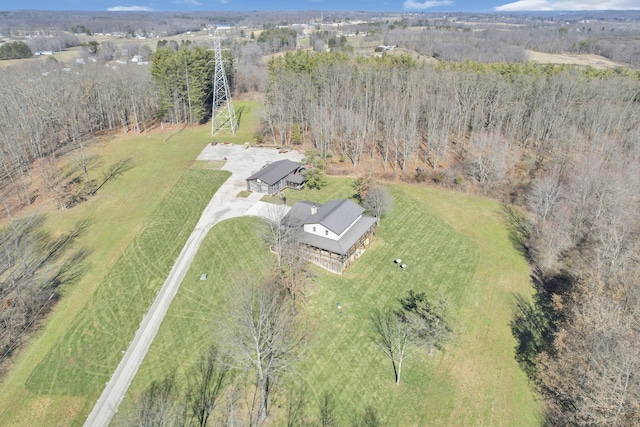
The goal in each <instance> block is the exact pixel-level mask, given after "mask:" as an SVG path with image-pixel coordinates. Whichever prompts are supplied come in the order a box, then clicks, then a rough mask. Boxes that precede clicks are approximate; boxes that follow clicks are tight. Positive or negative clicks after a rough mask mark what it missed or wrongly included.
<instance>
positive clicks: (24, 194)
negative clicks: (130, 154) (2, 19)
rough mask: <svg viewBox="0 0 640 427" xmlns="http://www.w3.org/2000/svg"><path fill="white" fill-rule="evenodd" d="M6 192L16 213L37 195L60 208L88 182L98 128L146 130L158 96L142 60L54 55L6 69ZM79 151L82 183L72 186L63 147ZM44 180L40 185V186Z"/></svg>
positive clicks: (0, 149) (1, 146)
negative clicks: (109, 61)
mask: <svg viewBox="0 0 640 427" xmlns="http://www.w3.org/2000/svg"><path fill="white" fill-rule="evenodd" d="M0 93H1V95H0V96H1V97H2V100H3V102H2V107H0V129H2V132H1V136H0V199H1V200H2V206H1V208H2V209H3V211H4V214H5V215H6V216H11V215H13V214H14V213H15V211H16V210H17V209H18V208H19V207H20V206H24V205H28V204H30V203H32V202H33V200H34V199H35V198H36V197H39V196H43V197H45V198H46V197H51V198H52V199H53V200H54V201H55V203H56V205H57V206H58V207H59V208H65V207H67V206H69V204H70V203H72V199H73V197H74V196H75V195H77V193H78V192H85V191H86V190H87V188H88V187H87V186H90V185H91V183H90V179H89V176H88V173H87V168H88V161H89V160H90V159H88V158H87V157H86V156H85V155H84V147H85V146H86V144H87V143H88V142H89V140H90V138H91V137H92V136H93V135H95V134H96V133H97V132H100V131H115V130H121V131H123V132H128V131H130V130H135V131H137V132H141V131H143V130H144V129H146V127H147V126H148V125H149V124H150V123H151V122H152V121H153V120H155V118H156V115H157V112H158V105H159V100H158V96H157V92H156V90H155V88H154V86H153V83H152V81H151V79H150V76H149V72H148V70H146V69H145V68H143V67H137V66H125V67H109V68H105V67H104V66H103V65H98V64H91V63H89V64H86V65H84V66H82V67H74V68H73V69H72V68H68V67H65V66H64V65H62V64H59V63H57V62H56V61H53V60H52V61H45V62H44V63H42V64H28V65H24V66H16V67H12V68H10V69H8V70H7V71H6V72H3V73H2V74H0ZM63 149H64V150H75V151H77V152H78V154H79V157H80V158H81V161H80V165H79V166H78V168H79V169H80V170H81V175H82V177H81V178H80V181H81V182H80V183H76V186H75V187H73V188H70V187H69V185H70V183H69V182H68V180H66V179H65V174H64V173H63V171H62V165H60V164H59V154H60V150H63ZM37 183H39V185H34V184H37Z"/></svg>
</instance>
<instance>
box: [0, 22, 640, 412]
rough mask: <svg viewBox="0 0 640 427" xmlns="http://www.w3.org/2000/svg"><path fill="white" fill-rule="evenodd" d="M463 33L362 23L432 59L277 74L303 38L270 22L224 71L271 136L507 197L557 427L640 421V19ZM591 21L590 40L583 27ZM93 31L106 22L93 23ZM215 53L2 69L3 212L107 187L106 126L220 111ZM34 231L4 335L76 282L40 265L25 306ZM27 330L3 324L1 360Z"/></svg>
mask: <svg viewBox="0 0 640 427" xmlns="http://www.w3.org/2000/svg"><path fill="white" fill-rule="evenodd" d="M461 18H462V17H461ZM466 18H468V17H466ZM234 19H236V20H238V21H241V20H242V19H249V17H247V16H236V17H235V18H234ZM251 19H254V20H255V19H258V18H257V17H255V16H253V17H251ZM511 19H516V18H511ZM517 19H520V20H525V17H519V18H517ZM487 20H489V19H487ZM97 22H101V21H97ZM181 22H182V21H181ZM614 22H616V21H614ZM71 24H72V23H71V22H69V26H70V25H71ZM73 24H74V25H78V24H79V23H78V22H74V23H73ZM418 24H420V25H421V27H420V28H417V26H418ZM5 25H6V24H5ZM119 25H120V26H122V28H123V29H124V30H127V28H128V29H131V27H130V25H131V24H130V23H127V22H122V23H121V24H119ZM181 25H183V24H181ZM345 25H346V26H347V28H351V27H348V25H350V24H349V23H348V22H347V23H346V24H345ZM461 25H462V24H460V23H454V24H451V23H449V24H447V25H441V23H440V21H439V20H438V18H437V17H430V20H428V21H425V20H424V19H422V21H419V20H418V19H415V18H412V19H406V20H405V19H403V20H400V21H397V22H392V23H388V22H385V23H378V24H375V25H373V24H372V25H369V26H366V27H363V26H361V25H358V26H353V29H355V30H357V31H367V32H368V33H370V34H372V36H370V37H373V35H375V36H376V37H381V38H382V40H383V42H384V44H386V45H397V46H401V47H403V48H405V49H408V50H411V51H413V52H417V53H420V54H422V55H424V56H427V57H429V58H431V59H434V61H425V60H423V59H415V58H414V57H412V56H409V55H391V54H383V55H381V56H367V57H363V56H357V55H355V54H353V53H352V52H353V51H349V50H348V49H342V51H340V52H336V51H335V50H336V49H334V51H332V52H322V53H313V52H311V51H310V50H305V51H297V52H295V53H293V52H287V53H286V54H284V55H281V56H275V57H273V58H272V59H270V60H269V61H268V63H267V64H266V65H265V63H264V62H263V55H264V54H271V53H274V52H278V51H282V50H292V49H294V48H295V46H296V37H297V35H296V32H295V31H293V30H279V29H278V30H276V29H273V28H271V27H268V28H266V30H265V31H264V32H262V34H261V35H260V36H258V37H256V38H255V39H254V38H248V37H246V38H244V39H241V40H230V41H228V42H227V43H226V45H227V46H228V47H229V48H230V50H229V51H226V52H227V53H228V57H227V58H228V59H229V63H228V65H229V67H228V69H227V72H228V73H229V79H230V81H231V82H232V84H233V88H234V90H235V91H236V93H241V92H249V91H264V93H265V115H264V117H263V120H262V128H261V131H260V139H261V140H263V141H266V142H271V143H274V144H275V145H279V146H282V145H286V146H298V147H300V148H301V149H306V148H309V147H311V148H313V149H315V150H317V152H318V153H319V155H320V156H321V157H322V158H324V159H325V160H331V159H332V160H333V163H334V164H337V165H342V170H347V171H348V172H349V173H353V174H356V175H358V174H361V175H362V174H364V170H365V169H368V170H375V171H378V172H379V174H378V175H377V176H375V177H374V178H375V179H376V180H380V181H384V180H397V179H401V180H410V181H415V182H429V183H431V184H435V185H443V186H448V187H451V188H456V189H459V190H460V191H477V192H480V193H483V194H485V195H487V196H489V197H495V198H497V199H499V200H501V201H503V202H504V203H505V218H506V221H508V223H509V224H510V225H511V226H512V229H513V235H514V242H515V243H516V244H518V245H519V248H520V249H521V250H522V252H523V254H524V255H525V256H526V257H527V258H528V260H529V261H530V263H531V266H532V278H533V279H534V284H535V286H536V297H535V299H534V302H533V303H529V302H527V301H524V300H518V302H517V304H516V306H517V307H516V311H515V314H514V318H513V321H512V325H511V326H512V330H513V334H514V336H515V337H516V338H517V340H518V347H517V349H516V355H517V358H518V362H519V363H520V364H521V366H522V369H523V370H525V372H527V374H528V375H529V377H530V379H531V383H532V384H533V385H534V386H535V387H536V388H537V389H538V390H539V391H540V392H541V393H542V394H543V395H544V397H545V398H546V402H547V409H548V411H547V417H548V421H549V422H550V423H551V424H554V425H634V424H637V422H638V419H639V418H638V417H639V416H640V403H639V402H640V376H639V375H638V370H639V368H640V328H639V325H640V288H639V286H638V283H639V279H640V268H639V267H640V266H639V262H640V259H639V257H640V221H639V219H640V218H638V212H639V209H638V208H639V206H638V203H639V201H640V193H639V189H640V173H639V171H640V130H639V129H640V126H639V125H640V72H639V71H638V70H637V69H634V67H637V66H638V65H640V53H638V51H637V48H634V47H633V45H632V43H630V42H629V40H631V39H633V37H635V36H637V34H638V29H637V27H635V29H634V28H633V26H631V25H630V24H628V23H626V22H616V23H615V25H611V24H609V23H604V24H603V23H598V22H593V23H592V24H591V25H589V26H586V25H583V24H582V23H581V22H579V21H578V20H577V19H576V20H575V21H572V22H570V23H569V24H567V20H566V19H565V20H563V21H561V22H558V21H556V22H554V21H553V20H543V21H535V22H533V23H531V21H529V26H528V27H526V28H525V29H522V30H519V29H516V30H513V31H512V32H510V33H509V38H508V40H507V38H505V37H504V36H503V34H504V31H492V30H488V31H483V32H476V31H470V30H469V31H466V30H465V29H464V28H462V27H461ZM476 25H478V24H476ZM198 26H200V24H197V25H196V27H198ZM576 26H578V27H582V26H584V27H585V28H584V31H574V30H571V31H569V29H570V28H574V29H575V28H576ZM87 28H90V31H93V32H96V31H106V30H104V29H102V27H100V25H98V24H97V23H95V22H94V23H93V24H92V25H91V26H89V25H88V24H87ZM185 28H187V27H184V28H183V27H182V26H176V27H175V29H176V31H178V30H180V29H185ZM189 28H191V27H189ZM465 28H470V27H465ZM535 29H540V31H534V30H535ZM151 30H152V27H149V28H147V29H145V31H151ZM167 31H168V30H167ZM331 36H334V37H335V35H334V34H329V33H326V34H323V33H318V34H316V36H315V38H314V42H313V46H312V47H316V44H318V48H316V50H322V51H324V50H325V49H324V47H325V46H324V43H325V41H326V42H327V43H328V40H329V39H330V37H331ZM622 36H624V37H622ZM335 40H336V39H335V38H334V43H335ZM338 40H339V39H338ZM621 40H622V41H621ZM316 41H318V43H316ZM334 46H335V45H334ZM526 49H533V50H540V51H546V52H549V53H557V52H573V53H596V54H600V55H603V56H606V57H608V58H610V59H612V60H615V61H618V62H621V63H625V64H628V67H623V66H619V67H616V68H610V69H604V70H603V69H595V68H592V67H585V68H580V67H575V66H569V65H538V64H534V63H531V62H527V61H525V58H526V56H525V50H526ZM212 58H213V56H212V52H211V51H208V50H207V48H206V46H195V45H193V46H189V45H183V46H173V47H169V48H161V49H158V50H156V52H155V53H153V55H151V65H150V67H140V66H132V65H123V66H117V67H116V66H110V67H105V65H104V64H102V63H101V62H97V63H87V64H83V65H82V66H74V67H70V66H68V65H64V64H61V63H57V62H56V61H45V62H44V63H41V64H38V65H34V64H28V65H18V66H14V67H12V68H9V69H7V70H3V71H2V72H1V73H0V98H1V99H2V100H3V102H2V105H1V106H0V111H1V113H0V130H1V132H0V162H1V169H0V200H2V206H0V208H1V209H2V210H3V211H4V214H5V215H6V216H7V217H12V216H13V215H15V214H16V213H17V212H18V211H19V209H20V208H21V207H23V206H25V205H28V204H30V203H33V202H34V200H35V199H36V198H37V197H49V198H51V199H52V200H53V201H54V202H55V204H56V205H57V206H58V207H59V208H60V209H64V208H67V207H69V206H72V205H73V204H74V203H79V202H81V200H82V199H83V198H86V197H90V196H91V195H92V192H93V191H94V189H95V186H96V183H92V182H91V181H90V180H89V179H88V174H87V173H86V171H87V167H88V164H87V162H88V161H89V159H85V157H84V155H83V154H82V153H83V150H84V147H85V145H86V144H87V143H89V142H90V141H91V139H92V138H93V137H94V136H95V135H97V134H99V133H100V132H110V131H118V132H129V131H134V132H143V131H144V130H145V129H147V128H149V127H151V126H155V125H157V124H158V123H166V122H168V123H173V124H178V123H185V124H187V123H202V122H204V121H206V120H207V119H209V112H210V107H211V104H210V103H211V96H210V93H211V87H210V84H211V81H210V76H211V73H212V70H213V67H212V64H211V59H212ZM233 58H236V59H237V62H235V63H233V62H231V61H232V59H233ZM232 64H233V65H232ZM69 150H76V151H77V152H78V153H80V154H81V158H82V164H81V165H80V169H79V170H80V175H79V176H80V178H77V179H76V180H74V181H73V182H70V181H69V180H68V176H69V175H68V174H66V173H65V172H64V170H63V165H61V164H59V155H60V154H62V153H64V152H66V151H69ZM336 169H337V168H336ZM82 170H84V175H83V174H82ZM33 226H34V225H33V223H25V224H23V225H21V226H20V227H17V226H16V227H14V228H13V229H7V230H6V231H4V232H3V234H2V235H0V237H1V238H2V242H1V243H2V245H3V248H4V250H3V253H6V254H7V258H6V262H5V261H4V259H3V264H2V265H1V266H2V270H0V280H1V281H0V292H1V293H0V302H2V304H3V309H2V311H1V312H0V315H1V317H0V322H1V324H2V328H3V329H7V330H8V328H9V326H11V327H12V328H18V329H21V328H26V327H27V326H28V325H29V322H30V321H31V320H30V319H32V314H33V313H34V311H36V310H37V307H40V306H43V302H45V301H48V299H47V298H53V296H54V295H55V286H53V285H50V284H51V283H58V282H56V281H55V280H54V279H55V278H58V279H59V278H60V277H62V276H60V275H54V276H53V278H52V277H51V275H50V274H49V273H48V274H43V275H42V277H43V282H42V283H44V284H43V285H41V286H40V291H39V293H38V294H37V295H36V296H31V298H32V300H33V304H32V306H30V307H22V308H20V307H18V305H17V304H14V303H13V301H18V300H20V301H24V300H26V299H27V297H28V296H29V295H28V294H29V293H30V292H31V291H32V290H31V289H30V288H29V286H28V284H29V283H30V282H29V280H27V279H25V278H26V277H29V276H28V275H29V274H32V273H31V272H29V271H26V272H25V271H24V270H23V269H21V267H20V265H21V264H22V265H24V262H22V261H23V260H25V259H26V255H25V252H24V251H15V250H9V249H10V248H13V247H16V245H17V244H18V242H20V241H21V239H22V236H23V234H22V233H23V230H25V229H28V228H29V227H33ZM81 228H82V227H80V226H79V230H80V229H81ZM78 232H80V231H78ZM74 235H75V234H73V233H72V235H70V236H67V237H66V239H67V240H68V239H72V238H73V236H74ZM42 239H44V240H43V241H47V242H48V241H49V240H50V239H51V237H50V236H42ZM26 243H29V242H28V241H27V242H26ZM48 245H49V246H47V245H45V247H48V248H54V247H55V242H52V243H48ZM51 245H53V246H51ZM53 253H54V254H55V255H56V256H52V259H53V260H55V259H57V258H56V257H57V252H55V251H54V252H53ZM75 256H77V257H81V255H80V254H78V255H75ZM36 258H37V257H36ZM37 259H40V258H37ZM64 271H65V272H66V270H64ZM61 274H62V273H61ZM65 274H66V273H65ZM5 278H8V279H7V280H5ZM46 284H49V285H46ZM52 292H54V293H52ZM49 295H52V296H49ZM23 296H24V298H23ZM14 308H15V309H14ZM18 310H22V311H20V312H19V311H18ZM5 338H6V340H5ZM14 341H15V339H14V335H11V334H3V342H0V345H1V346H0V353H5V354H8V353H9V352H10V351H11V349H13V348H14V346H15V345H14Z"/></svg>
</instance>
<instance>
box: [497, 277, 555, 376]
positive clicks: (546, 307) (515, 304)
mask: <svg viewBox="0 0 640 427" xmlns="http://www.w3.org/2000/svg"><path fill="white" fill-rule="evenodd" d="M531 278H532V281H533V282H534V284H535V285H536V292H535V294H534V295H533V297H532V298H530V299H529V298H526V297H524V296H522V295H521V294H516V293H513V294H512V310H513V317H512V319H511V322H510V323H509V325H510V327H511V334H512V335H513V337H514V338H515V339H516V341H517V344H516V348H515V353H516V354H515V358H516V361H517V362H518V365H520V369H522V371H523V372H524V373H525V374H526V375H527V377H528V378H529V380H530V381H531V382H532V383H533V384H534V385H535V386H536V387H540V386H541V382H540V377H539V375H538V368H537V359H538V355H540V353H542V352H552V351H553V347H552V344H553V338H554V336H555V333H556V331H557V330H558V321H559V318H558V314H557V311H556V310H555V309H554V306H553V299H552V294H550V293H549V292H547V291H546V290H545V287H544V286H543V282H542V281H541V280H540V279H539V277H537V276H536V275H535V274H533V275H532V276H531Z"/></svg>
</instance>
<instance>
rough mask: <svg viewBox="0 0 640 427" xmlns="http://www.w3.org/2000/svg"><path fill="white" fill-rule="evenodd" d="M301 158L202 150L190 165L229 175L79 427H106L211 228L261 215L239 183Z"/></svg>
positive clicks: (228, 147)
mask: <svg viewBox="0 0 640 427" xmlns="http://www.w3.org/2000/svg"><path fill="white" fill-rule="evenodd" d="M302 157H303V155H302V154H301V153H298V152H296V151H291V152H289V153H283V154H281V153H278V152H277V150H275V149H273V148H264V147H248V146H240V145H235V144H217V145H207V146H206V147H205V148H204V149H203V150H202V152H201V153H200V155H199V156H198V158H197V159H196V160H225V159H226V162H225V164H224V166H223V167H222V170H226V171H229V172H231V176H230V177H229V178H228V179H227V180H226V181H225V182H224V184H222V186H220V188H219V189H218V191H217V192H216V193H215V194H214V195H213V197H212V198H211V201H210V202H209V204H208V205H207V207H206V208H205V209H204V211H203V213H202V216H201V217H200V219H199V220H198V223H197V224H196V227H195V229H194V230H193V232H192V233H191V235H190V236H189V239H188V240H187V243H186V244H185V245H184V247H183V248H182V251H181V252H180V255H179V256H178V258H177V260H176V262H175V264H174V265H173V267H172V268H171V272H170V273H169V276H168V277H167V279H166V280H165V282H164V284H163V285H162V288H160V291H158V295H157V297H156V299H155V300H154V302H153V304H152V305H151V307H150V308H149V311H148V312H147V314H146V315H145V316H144V317H143V319H142V322H141V323H140V326H139V328H138V330H137V331H136V334H135V336H134V338H133V340H132V341H131V343H130V344H129V347H128V348H127V350H126V352H125V354H124V356H123V358H122V360H121V361H120V364H119V365H118V367H117V368H116V370H115V372H114V373H113V375H112V377H111V379H110V380H109V382H108V383H107V384H106V386H105V389H104V391H103V392H102V395H101V396H100V398H99V399H98V401H97V402H96V404H95V406H94V407H93V410H92V411H91V413H90V414H89V417H88V418H87V420H86V421H85V423H84V425H85V426H90V427H94V426H96V427H99V426H107V425H109V423H110V422H111V419H112V418H113V416H114V415H115V413H116V412H117V411H118V407H119V405H120V403H121V402H122V399H123V398H124V395H125V393H126V392H127V389H128V388H129V385H130V384H131V381H133V378H134V377H135V375H136V373H137V372H138V368H139V367H140V365H141V364H142V361H143V360H144V357H145V356H146V354H147V351H148V350H149V347H150V346H151V343H152V342H153V339H154V338H155V336H156V334H157V332H158V329H159V328H160V324H161V323H162V320H163V319H164V316H165V315H166V314H167V311H168V309H169V305H170V304H171V301H172V300H173V298H174V297H175V295H176V293H177V292H178V288H179V287H180V284H181V283H182V280H183V279H184V277H185V275H186V274H187V271H188V270H189V267H190V265H191V262H192V261H193V259H194V257H195V255H196V253H197V252H198V248H199V247H200V245H201V244H202V241H203V240H204V238H205V237H206V235H207V233H208V232H209V230H211V228H212V227H213V226H214V225H216V224H217V223H219V222H220V221H223V220H225V219H229V218H234V217H239V216H245V215H251V216H265V215H266V214H267V211H268V209H266V206H267V205H268V204H266V203H264V202H260V198H262V196H263V195H262V194H258V193H251V194H250V195H249V197H246V198H245V197H236V196H237V195H238V193H239V192H241V191H242V190H246V181H245V178H247V177H248V176H250V175H252V174H253V173H255V172H257V171H259V170H260V169H261V168H262V166H264V165H265V164H266V163H267V162H273V161H277V160H282V159H290V160H294V161H300V160H301V159H302Z"/></svg>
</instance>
